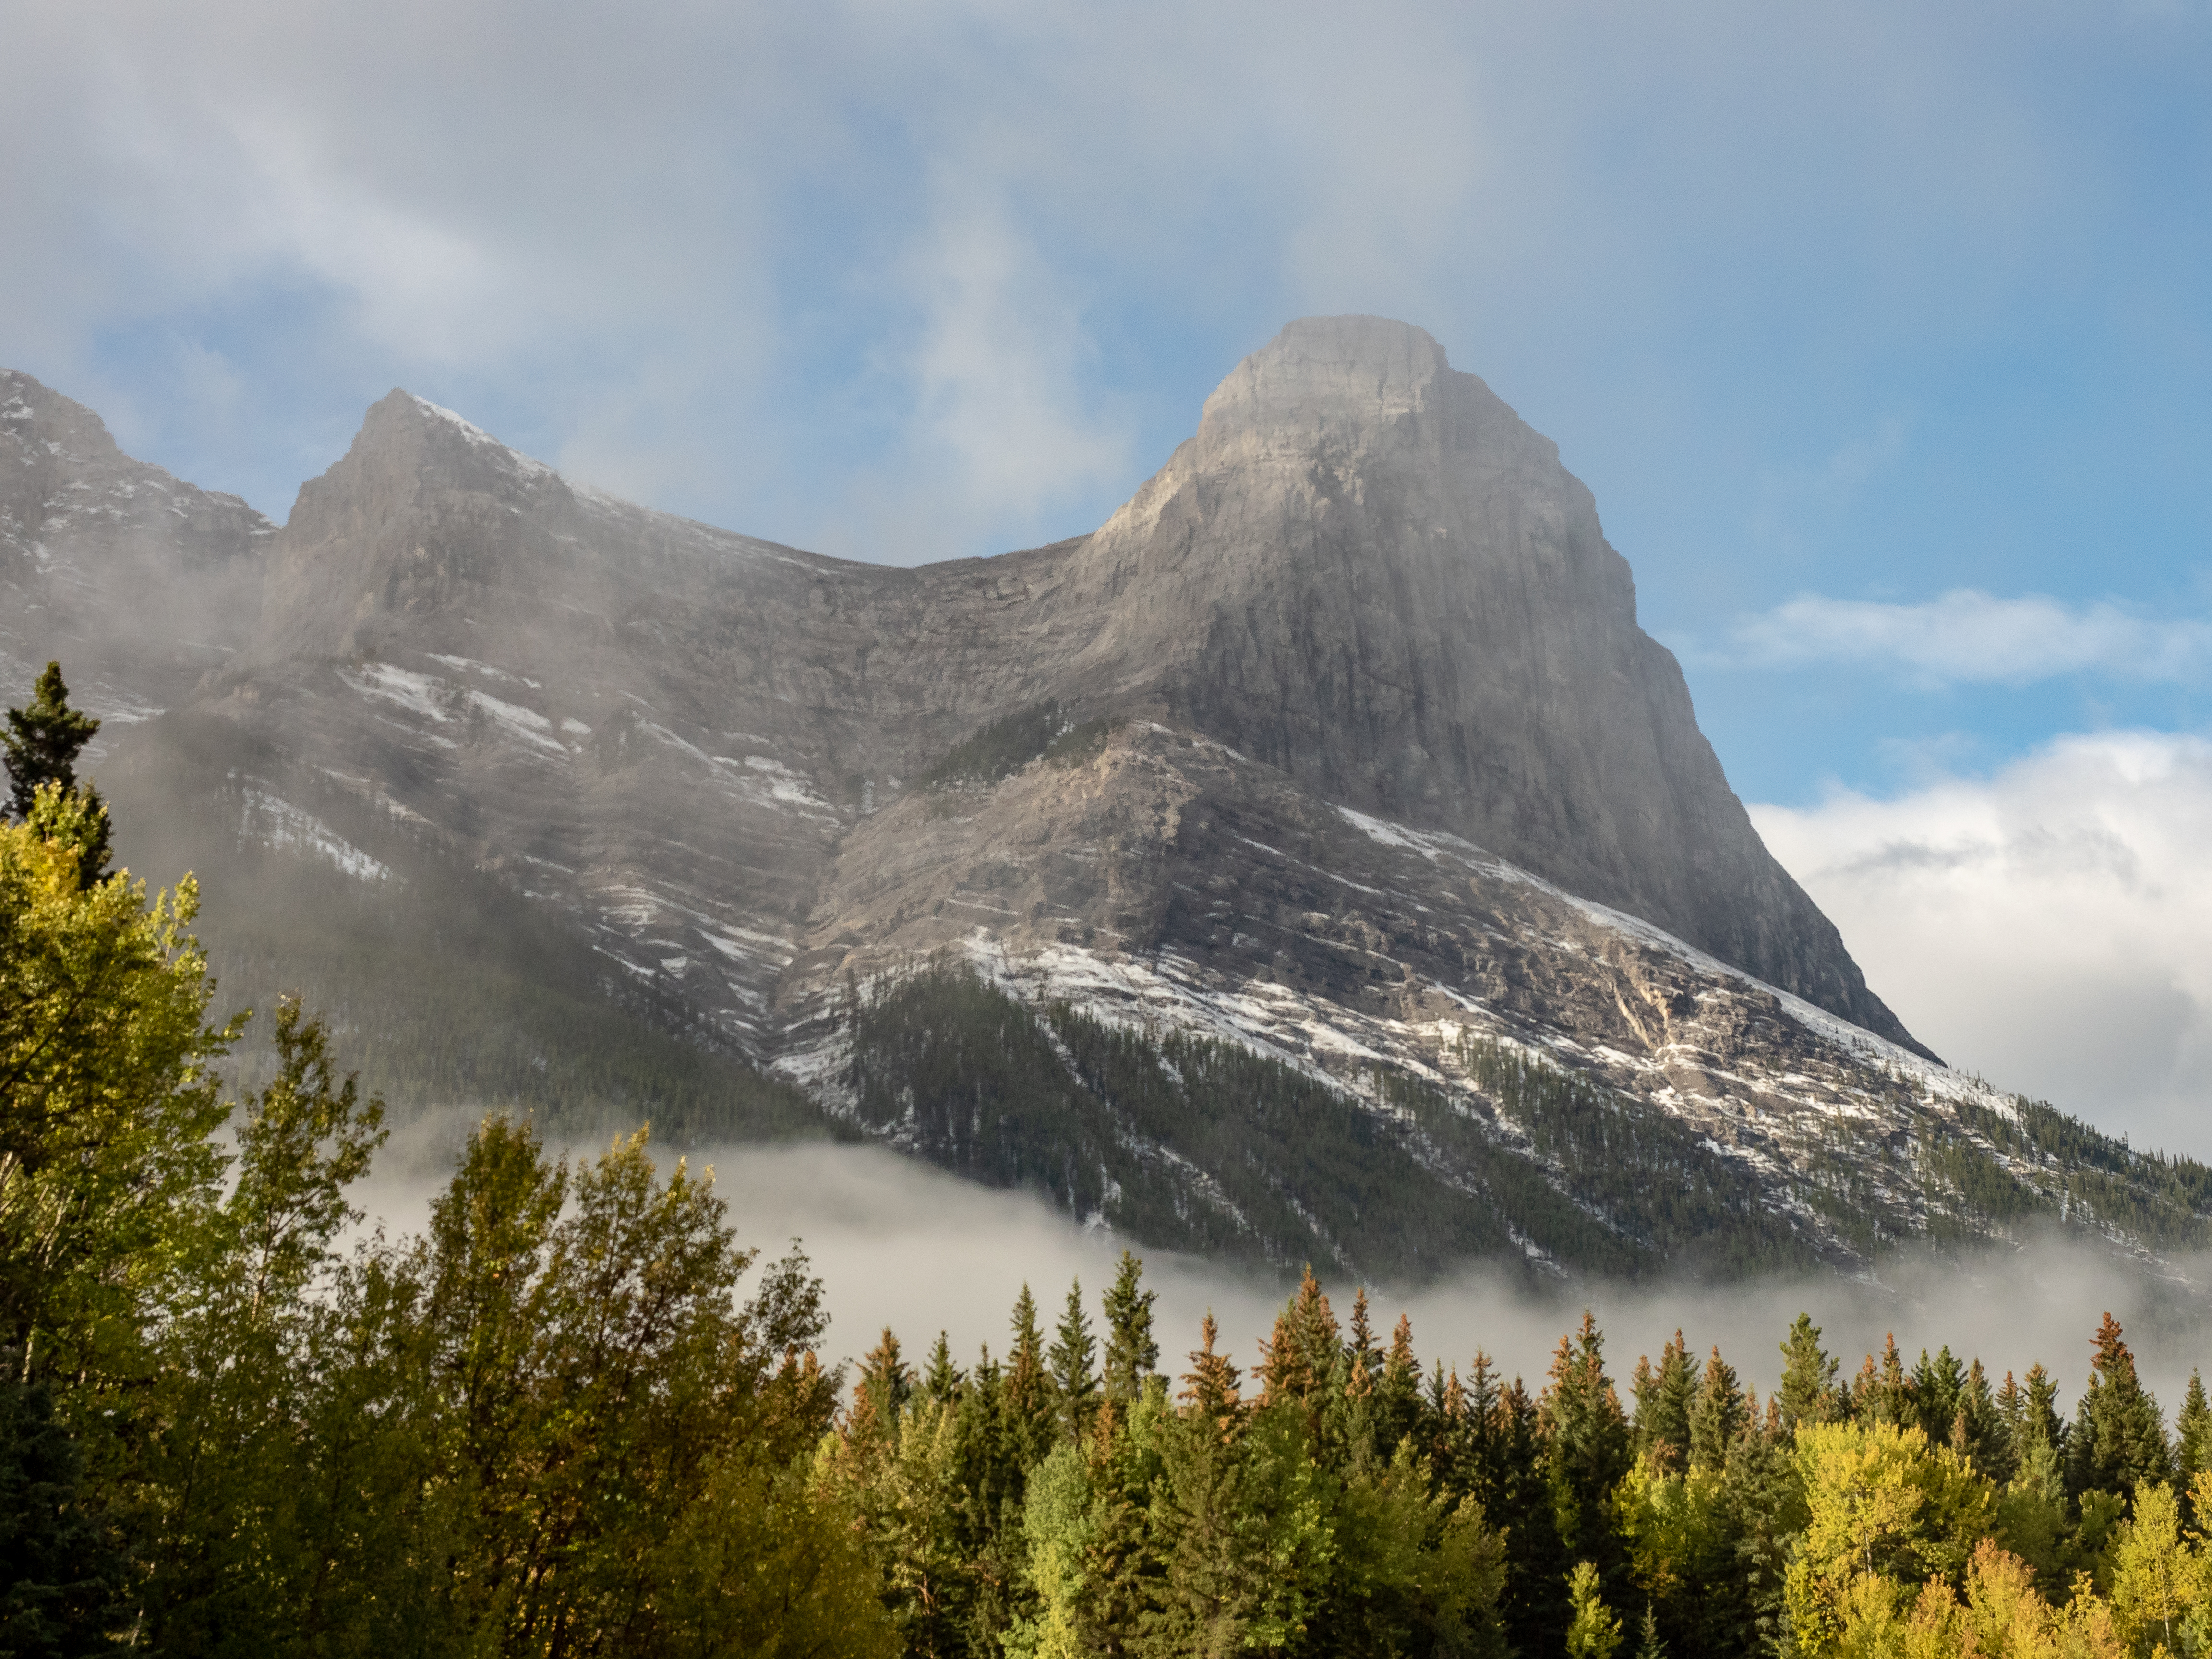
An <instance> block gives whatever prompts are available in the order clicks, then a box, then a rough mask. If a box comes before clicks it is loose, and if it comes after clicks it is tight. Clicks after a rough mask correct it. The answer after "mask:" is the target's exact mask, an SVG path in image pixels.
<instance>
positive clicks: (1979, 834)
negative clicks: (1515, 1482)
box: [0, 0, 2212, 1158]
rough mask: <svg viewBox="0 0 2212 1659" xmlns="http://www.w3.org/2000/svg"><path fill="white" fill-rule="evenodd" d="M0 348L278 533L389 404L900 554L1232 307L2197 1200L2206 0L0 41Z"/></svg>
mask: <svg viewBox="0 0 2212 1659" xmlns="http://www.w3.org/2000/svg"><path fill="white" fill-rule="evenodd" d="M0 42H4V43H5V50H4V51H0V225H4V227H5V231H6V236H5V242H4V245H0V246H4V248H5V253H4V257H0V363H5V364H6V365H8V366H9V367H13V368H21V369H23V370H27V371H28V372H29V373H31V374H34V375H37V376H38V377H39V378H40V379H42V380H46V381H47V382H48V383H49V384H51V385H52V386H56V387H57V388H58V389H59V390H61V391H63V392H67V393H69V394H70V395H71V396H73V397H76V398H79V399H80V400H81V401H83V402H85V403H88V404H91V405H93V406H94V408H96V409H97V410H100V412H101V413H102V414H103V415H104V416H106V419H107V420H108V422H109V424H110V425H111V427H112V428H113V430H114V431H115V433H116V435H117V436H118V440H119V441H121V442H122V443H123V445H124V447H125V448H126V449H128V450H130V451H131V453H135V454H137V455H139V456H141V457H143V458H144V459H149V460H153V461H156V462H158V463H160V464H161V465H165V466H167V467H168V468H170V469H171V470H172V471H175V472H177V473H178V474H179V475H181V476H183V477H187V478H190V479H191V480H193V481H194V482H196V483H202V484H204V485H208V486H210V487H214V488H219V489H230V490H234V491H236V492H238V493H240V494H241V495H244V496H245V497H246V499H247V500H249V501H252V503H253V504H254V505H255V506H257V507H260V508H261V509H262V510H263V511H264V512H266V513H270V515H271V516H273V517H276V518H280V519H281V518H282V517H283V515H284V514H285V513H286V512H287V511H288V510H289V506H290V503H291V500H292V496H293V494H294V492H295V490H296V489H297V488H298V486H299V484H300V483H301V481H302V480H303V479H304V478H307V477H312V476H313V475H315V474H317V473H319V472H320V471H322V470H323V469H324V468H325V467H326V466H328V465H330V464H331V461H333V460H334V459H336V458H337V456H338V455H339V454H340V453H343V449H344V447H345V446H346V444H347V442H348V441H349V439H350V437H351V435H352V433H353V431H354V429H355V428H356V425H357V424H358V422H359V420H360V417H361V414H362V410H363V409H364V408H365V407H366V406H367V405H368V404H369V403H370V402H372V401H374V399H376V398H379V397H380V396H382V395H383V393H384V392H386V391H388V390H389V389H390V388H391V387H392V386H395V385H398V386H406V387H407V388H409V389H410V390H411V391H414V392H418V393H420V394H422V396H425V397H427V398H431V399H433V400H434V401H435V402H437V403H440V404H445V405H447V407H450V408H453V409H455V410H460V411H461V412H463V413H464V414H465V415H467V416H469V417H470V418H471V419H472V420H474V421H476V422H477V423H478V424H480V425H482V426H484V427H485V428H489V430H491V431H493V432H494V433H495V434H497V435H499V436H501V438H503V439H504V440H506V441H508V442H509V443H511V444H513V445H514V446H516V447H519V448H521V449H524V450H526V451H528V452H530V453H534V454H537V455H539V456H541V457H543V458H544V459H548V460H550V461H552V462H553V463H555V464H556V465H559V466H560V467H562V469H563V470H564V471H567V472H568V473H569V474H570V475H571V476H572V477H577V478H580V479H582V480H585V481H588V482H591V483H596V484H599V485H600V486H602V487H604V488H607V489H613V490H615V491H617V492H618V493H621V494H624V495H630V496H632V497H634V498H635V499H638V500H641V501H646V502H647V503H649V504H651V505H653V506H656V507H663V508H665V509H668V510H671V511H675V512H679V513H687V514H690V515H691V516H694V517H696V518H700V519H703V520H708V521H710V522H713V523H716V524H720V525H725V526H730V527H732V528H735V529H738V530H742V531H744V532H749V533H751V534H755V535H760V536H765V537H769V538H774V539H776V540H780V541H784V542H787V543H791V544H796V545H800V546H805V547H809V548H813V549H817V550H822V551H825V552H831V553H837V554H842V555H846V556H853V557H860V558H869V559H878V560H884V561H889V562H918V561H921V560H924V559H928V558H935V557H943V556H954V555H964V554H974V553H988V552H994V551H1000V550H1006V549H1009V548H1012V547H1018V546H1024V545H1030V544H1036V543H1040V542H1043V541H1047V540H1051V539H1054V538H1059V537H1061V536H1066V535H1070V534H1073V533H1077V532H1081V531H1084V530H1085V529H1088V528H1091V527H1092V526H1095V525H1097V523H1099V522H1100V521H1102V520H1103V519H1104V518H1105V517H1106V516H1107V514H1108V513H1109V512H1110V511H1111V510H1112V509H1113V507H1115V505H1117V504H1118V503H1119V502H1120V501H1121V500H1123V499H1124V498H1125V497H1127V495H1129V494H1130V493H1131V492H1132V491H1133V489H1135V488H1136V486H1137V485H1138V484H1139V483H1141V482H1142V480H1143V479H1144V478H1145V477H1146V476H1147V475H1148V474H1149V473H1150V472H1151V471H1152V470H1154V469H1155V468H1156V467H1157V466H1158V465H1159V464H1160V463H1161V462H1162V461H1163V460H1164V459H1165V458H1166V456H1167V455H1168V453H1170V450H1171V449H1172V448H1173V447H1174V446H1175V444H1176V442H1177V441H1179V440H1180V439H1181V438H1182V437H1183V436H1185V435H1188V433H1189V431H1190V430H1191V429H1192V428H1193V427H1194V424H1195V422H1196V419H1197V413H1198V409H1199V405H1200V403H1201V402H1202V401H1203V399H1204V398H1205V396H1206V392H1208V391H1210V390H1211V389H1212V386H1214V385H1215V384H1216V383H1218V381H1219V380H1220V379H1221V378H1222V377H1223V376H1224V375H1225V374H1226V373H1227V372H1228V371H1229V370H1230V369H1231V368H1232V367H1233V366H1234V364H1235V363H1236V362H1237V360H1238V359H1239V358H1240V357H1241V356H1243V355H1244V354H1246V353H1247V352H1249V351H1251V350H1253V349H1256V348H1257V347H1259V346H1260V345H1261V344H1262V343H1265V342H1266V341H1267V339H1268V338H1269V337H1271V336H1272V335H1273V333H1274V332H1275V331H1277V330H1278V329H1279V327H1280V326H1281V325H1282V324H1283V323H1284V322H1285V321H1286V320H1288V319H1291V318H1293V317H1297V316H1300V315H1307V314H1314V313H1341V312H1367V313H1378V314H1382V315H1386V316H1392V317H1398V318H1403V319H1407V320H1410V321H1413V322H1416V323H1419V324H1420V325H1423V326H1425V327H1426V328H1427V329H1429V331H1431V333H1433V334H1434V335H1435V336H1436V337H1437V338H1438V339H1439V340H1440V341H1442V342H1443V344H1444V346H1445V347H1446V349H1447V350H1448V351H1449V354H1450V356H1451V359H1452V361H1453V362H1454V363H1455V364H1456V365H1457V366H1458V367H1460V368H1465V369H1468V370H1472V371H1474V372H1475V373H1478V374H1481V375H1483V376H1484V377H1485V378H1486V380H1488V381H1489V382H1490V383H1491V385H1492V386H1493V387H1494V388H1495V389H1496V390H1497V391H1498V392H1499V393H1500V394H1501V395H1502V396H1503V397H1504V398H1505V399H1506V400H1507V401H1508V402H1509V403H1510V404H1513V405H1514V407H1515V408H1516V409H1517V410H1519V411H1520V412H1521V413H1522V416H1524V417H1526V418H1527V419H1528V421H1529V422H1531V423H1532V424H1534V426H1536V427H1537V428H1539V429H1541V430H1542V431H1544V432H1546V433H1547V434H1548V435H1551V436H1552V437H1553V438H1554V439H1556V440H1557V441H1558V442H1559V445H1560V448H1561V452H1562V454H1563V457H1564V459H1565V461H1566V463H1567V465H1569V466H1570V467H1571V469H1572V470H1573V471H1576V472H1577V474H1578V475H1579V476H1580V477H1582V478H1583V480H1584V481H1585V482H1586V483H1589V485H1590V487H1591V488H1592V489H1593V490H1594V491H1595V495H1596V497H1597V501H1598V504H1599V508H1600V512H1601V515H1602V517H1603V520H1604V522H1605V525H1606V527H1607V534H1608V536H1609V537H1610V538H1611V539H1612V541H1613V544H1614V545H1615V546H1617V547H1618V548H1620V550H1621V551H1622V552H1623V553H1624V554H1625V555H1626V556H1627V557H1628V559H1629V561H1630V562H1631V563H1632V566H1633V568H1635V570H1636V573H1637V576H1638V591H1639V599H1640V605H1641V614H1642V617H1643V620H1644V624H1645V626H1646V627H1647V628H1649V629H1650V630H1651V631H1652V632H1653V633H1654V634H1655V635H1657V636H1658V637H1659V638H1660V639H1661V640H1662V641H1665V642H1666V643H1667V644H1668V645H1669V646H1670V647H1673V648H1674V650H1675V651H1676V652H1677V653H1678V654H1679V655H1680V657H1681V659H1682V660H1683V663H1684V666H1685V669H1686V672H1687V674H1688V676H1689V679H1690V684H1691V688H1692V693H1693V695H1694V696H1695V698H1696V701H1697V706H1698V709H1699V718H1700V720H1701V722H1702V724H1703V725H1704V727H1705V731H1706V732H1707V733H1708V735H1709V736H1710V737H1711V738H1712V740H1713V743H1714V744H1715V747H1716V748H1717V750H1718V752H1719V754H1720V756H1721V758H1722V761H1723V763H1724V765H1725V766H1726V768H1727V769H1728V772H1729V776H1730V778H1731V780H1732V781H1733V782H1734V783H1735V787H1736V788H1737V790H1738V793H1740V794H1741V795H1742V796H1743V797H1744V799H1746V800H1747V802H1749V803H1752V804H1753V815H1754V817H1755V819H1756V820H1757V822H1758V823H1759V825H1760V827H1761V829H1762V831H1763V833H1765V834H1766V835H1767V836H1768V837H1769V839H1770V841H1771V843H1772V844H1773V845H1774V846H1775V848H1776V849H1777V851H1778V854H1780V855H1781V856H1782V857H1783V859H1784V862H1785V863H1786V864H1787V865H1788V866H1789V867H1790V869H1791V870H1792V871H1793V872H1795V873H1796V875H1797V876H1798V877H1799V878H1800V879H1801V880H1802V881H1803V882H1804V883H1805V884H1806V885H1807V886H1808V889H1809V890H1811V891H1812V892H1813V894H1814V897H1815V898H1816V899H1818V900H1820V902H1821V903H1822V904H1823V905H1824V907H1826V908H1828V909H1829V910H1830V912H1831V914H1832V915H1834V916H1835V917H1836V919H1837V921H1838V923H1839V925H1841V926H1842V927H1843V928H1844V934H1845V938H1846V939H1847V941H1848V942H1849V943H1850V945H1851V946H1852V948H1853V950H1854V951H1855V952H1856V954H1857V956H1858V957H1859V959H1860V961H1861V962H1862V963H1863V965H1864V966H1865V967H1866V969H1867V970H1868V975H1869V979H1870V981H1872V982H1873V983H1874V985H1875V988H1876V989H1877V990H1879V991H1881V992H1882V993H1883V994H1885V995H1887V996H1888V997H1889V999H1890V1000H1892V1002H1893V1004H1894V1005H1895V1006H1897V1007H1898V1009H1899V1012H1900V1013H1901V1014H1902V1015H1903V1017H1904V1018H1905V1021H1906V1023H1907V1024H1909V1025H1911V1027H1912V1029H1913V1030H1915V1031H1916V1032H1917V1033H1918V1034H1919V1035H1920V1036H1923V1039H1925V1040H1927V1041H1928V1042H1930V1043H1931V1044H1932V1045H1933V1046H1934V1047H1936V1048H1937V1049H1938V1051H1939V1052H1942V1053H1943V1054H1945V1055H1946V1057H1947V1058H1950V1059H1953V1060H1957V1061H1958V1062H1959V1063H1960V1064H1962V1065H1966V1066H1971V1067H1972V1068H1974V1069H1978V1070H1980V1071H1981V1072H1983V1073H1984V1074H1986V1075H1988V1076H1990V1077H1991V1078H1992V1079H1995V1080H1997V1081H1999V1082H2002V1083H2005V1084H2007V1085H2008V1086H2015V1087H2020V1088H2023V1089H2027V1090H2028V1091H2031V1092H2036V1093H2041V1094H2045V1095H2046V1096H2048V1097H2051V1098H2053V1099H2054V1100H2057V1102H2058V1103H2060V1104H2062V1105H2066V1106H2068V1107H2069V1109H2074V1110H2077V1111H2081V1112H2082V1113H2084V1114H2085V1115H2090V1116H2092V1117H2093V1118H2094V1119H2096V1121H2100V1122H2103V1123H2106V1124H2108V1125H2110V1126H2111V1127H2116V1128H2124V1129H2126V1130H2128V1131H2129V1132H2130V1133H2132V1134H2134V1135H2135V1136H2136V1138H2137V1139H2139V1140H2141V1139H2148V1140H2151V1141H2155V1142H2156V1143H2157V1144H2160V1145H2166V1146H2178V1147H2181V1148H2184V1149H2186V1150H2190V1151H2192V1152H2195V1153H2197V1155H2199V1156H2203V1157H2206V1158H2212V1113H2209V1112H2207V1111H2206V1110H2205V1104H2206V1098H2207V1093H2208V1091H2207V1089H2206V1087H2205V1085H2203V1082H2202V1081H2201V1080H2200V1079H2203V1077H2204V1076H2205V1069H2204V1064H2203V1062H2204V1061H2205V1060H2206V1059H2207V1058H2208V1057H2212V968H2208V966H2207V957H2208V955H2209V954H2212V953H2208V952H2207V951H2205V949H2204V947H2203V940H2204V939H2205V938H2206V937H2207V933H2206V924H2207V923H2208V922H2212V877H2208V876H2206V875H2205V874H2203V873H2202V872H2200V870H2199V868H2198V867H2197V866H2199V864H2200V862H2201V858H2200V855H2199V849H2201V848H2203V847H2204V845H2205V844H2206V843H2205V841H2204V838H2203V834H2202V830H2203V828H2204V827H2205V826H2206V824H2207V823H2208V819H2212V751H2208V750H2207V747H2206V740H2207V738H2208V736H2212V701H2208V679H2212V464H2208V460H2212V213H2208V212H2207V211H2206V207H2207V204H2208V203H2212V6H2208V5H2207V4H2206V3H2204V0H2172V3H2162V4H2161V3H2132V4H2131V3H2125V0H2122V3H2116V4H2113V5H2111V6H2106V7H2083V6H2079V5H2069V4H2062V3H2056V0H2052V3H2027V0H2017V3H1990V4H1984V5H1976V6H1953V7H1943V8H1932V7H1928V6H1924V5H1908V4H1905V3H1902V0H1868V3H1865V4H1861V5H1856V6H1852V7H1848V8H1844V7H1834V8H1810V7H1780V6H1775V5H1773V4H1771V3H1750V0H1742V3H1696V0H1682V3H1675V4H1670V5H1667V6H1653V5H1650V4H1648V3H1627V0H1623V3H1582V0H1561V3H1557V4H1547V5H1543V6H1527V5H1513V6H1509V5H1498V4H1489V3H1480V0H1477V3H1468V0H1438V3H1419V0H1404V3H1392V0H1378V3H1373V4H1370V5H1367V6H1364V7H1360V8H1356V9H1355V8H1348V7H1345V6H1342V5H1340V4H1334V3H1331V4H1321V3H1303V0H1269V3H1267V4H1265V5H1261V4H1258V3H1248V0H1221V3H1216V4H1213V5H1211V6H1207V7H1204V8H1193V7H1189V6H1187V5H1173V6H1170V5H1167V4H1163V3H1157V0H1121V3H1117V4H1115V5H1113V6H1110V7H1109V6H1098V5H1091V6H1077V5H1071V4H1065V3H1055V0H1023V3H1020V4H1013V3H1007V0H902V3H899V4H895V5H894V4H886V3H882V0H823V3H817V4H814V5H810V6H805V7H798V6H788V5H781V6H770V5H748V4H744V3H731V0H715V3H712V4H707V3H697V0H669V3H665V4H660V5H656V6H653V7H617V6H614V5H611V4H605V3H599V4H584V3H575V0H534V3H532V4H529V5H527V6H525V5H522V4H519V3H485V0H436V3H435V4H434V3H429V0H387V3H384V4H380V5H378V6H374V7H365V6H360V5H340V4H336V3H324V0H284V3H282V4H276V3H212V0H210V3H188V0H187V3H179V0H68V3H60V0H0Z"/></svg>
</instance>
